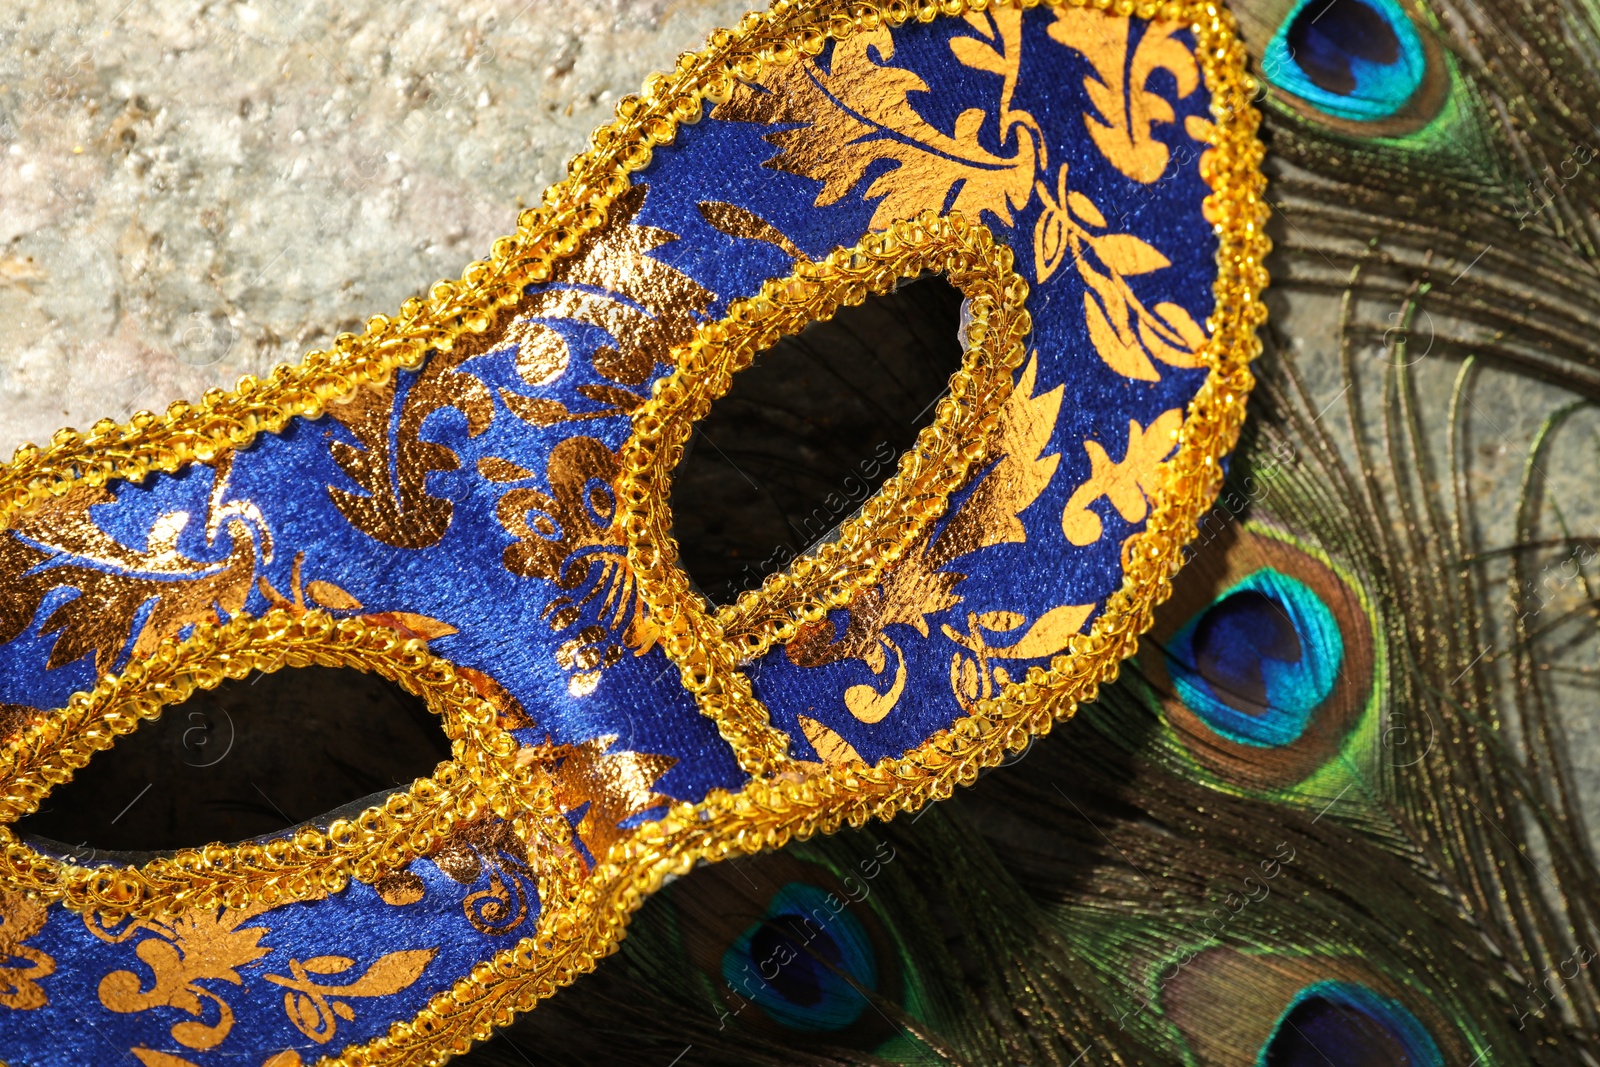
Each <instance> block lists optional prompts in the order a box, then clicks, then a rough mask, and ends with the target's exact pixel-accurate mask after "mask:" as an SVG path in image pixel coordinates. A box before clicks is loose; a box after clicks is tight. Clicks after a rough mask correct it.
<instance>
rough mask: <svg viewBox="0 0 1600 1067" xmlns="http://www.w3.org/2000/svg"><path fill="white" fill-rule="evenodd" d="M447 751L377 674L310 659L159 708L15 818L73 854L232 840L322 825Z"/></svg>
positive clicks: (407, 699) (433, 718)
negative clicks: (29, 810) (159, 711)
mask: <svg viewBox="0 0 1600 1067" xmlns="http://www.w3.org/2000/svg"><path fill="white" fill-rule="evenodd" d="M449 758H450V743H449V741H448V740H447V739H446V737H445V734H444V731H443V729H442V728H441V724H440V720H439V717H438V716H437V715H435V714H433V713H432V712H430V711H429V710H428V708H427V705H426V704H425V703H424V702H423V700H422V699H421V698H420V697H417V696H414V695H412V694H410V693H408V692H406V691H405V690H404V689H402V688H401V687H400V686H399V685H398V684H396V683H395V682H392V681H389V680H388V679H386V678H383V677H381V676H380V675H376V674H369V673H365V672H362V671H358V670H354V669H351V668H337V667H320V666H308V667H303V668H300V669H294V670H281V671H276V672H273V673H271V674H259V673H258V674H253V675H251V676H250V677H249V678H245V679H241V680H237V681H234V680H229V681H225V682H223V683H222V685H220V686H219V687H218V688H216V689H214V690H202V691H199V692H197V693H195V694H194V695H193V696H192V697H190V698H189V699H188V700H186V701H184V702H183V703H181V704H175V705H172V706H170V707H168V708H166V709H165V710H164V711H163V712H162V715H161V717H160V718H159V719H157V720H155V721H153V722H147V723H144V724H143V725H142V726H141V727H140V728H139V729H138V730H137V731H135V732H133V733H132V734H130V735H128V736H127V737H124V738H121V739H120V740H119V741H118V742H117V744H116V745H115V746H114V747H113V748H112V749H110V750H109V751H106V752H102V753H99V754H98V755H97V756H96V757H95V758H94V759H93V760H91V761H89V763H88V764H87V765H86V766H84V767H83V768H81V769H79V770H78V771H77V773H76V774H75V775H74V776H73V779H72V780H71V781H70V782H67V783H65V784H63V785H60V786H58V787H56V788H55V789H54V790H52V791H51V793H50V795H49V796H48V797H46V798H45V799H44V802H43V804H42V805H41V807H40V810H39V811H37V812H34V813H33V814H32V815H29V816H27V817H25V818H23V819H21V820H19V821H18V822H17V824H16V829H17V830H18V831H19V832H21V833H22V834H25V835H29V836H32V837H36V838H46V839H48V840H49V841H50V842H51V843H53V844H55V845H59V846H65V847H66V849H68V850H71V851H72V852H73V853H75V854H87V853H88V852H89V851H90V850H94V851H95V852H100V853H104V852H107V851H111V852H161V851H170V850H175V849H180V848H193V847H199V846H201V845H205V844H207V843H210V842H213V841H224V842H237V841H243V840H246V839H249V838H254V837H263V836H266V835H269V834H277V833H281V832H283V831H285V830H288V829H290V828H292V827H295V826H298V825H301V824H302V823H305V822H319V823H323V824H325V823H326V822H327V821H328V816H329V815H330V813H332V812H335V811H336V810H338V809H341V808H345V807H349V806H351V805H357V806H364V805H365V804H367V803H371V802H372V794H375V793H383V792H387V791H389V790H392V789H396V788H404V787H406V786H409V785H410V784H411V783H412V781H413V780H415V779H417V778H420V777H425V776H427V775H430V774H433V773H434V771H435V769H436V768H437V766H438V764H439V763H440V762H441V761H443V760H448V759H449ZM85 858H87V857H85Z"/></svg>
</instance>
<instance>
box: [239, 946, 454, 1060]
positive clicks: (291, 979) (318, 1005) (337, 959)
mask: <svg viewBox="0 0 1600 1067" xmlns="http://www.w3.org/2000/svg"><path fill="white" fill-rule="evenodd" d="M438 951H439V950H438V949H436V948H420V949H403V950H401V951H399V952H389V953H385V954H384V955H382V956H380V957H378V959H377V960H375V961H374V962H373V963H372V964H371V965H370V966H369V967H368V968H367V969H366V970H365V971H364V972H362V974H361V976H360V977H359V978H357V979H356V980H355V981H353V982H346V983H345V984H343V985H331V984H330V985H322V984H320V983H318V982H316V981H314V980H313V979H312V977H311V976H312V975H313V974H316V975H332V974H343V973H344V972H345V971H348V970H349V969H350V968H352V967H354V966H355V965H356V961H355V960H352V959H349V958H348V957H345V956H316V957H313V958H311V959H308V960H304V961H301V960H296V959H291V960H290V961H289V974H287V975H279V974H269V975H265V976H264V977H265V978H266V980H267V981H269V982H271V983H273V984H274V985H280V986H283V987H284V988H286V989H287V990H288V992H287V993H285V994H284V995H283V1010H284V1012H285V1013H287V1014H288V1016H289V1021H290V1022H292V1023H294V1025H295V1028H296V1029H298V1030H299V1031H300V1032H301V1033H302V1034H305V1035H306V1036H307V1037H309V1038H310V1039H311V1040H313V1041H315V1042H317V1043H318V1044H327V1043H328V1042H329V1041H331V1040H332V1039H333V1035H334V1034H335V1033H336V1032H337V1031H338V1029H339V1022H338V1020H339V1019H344V1020H345V1021H347V1022H348V1021H350V1020H353V1019H354V1018H355V1017H356V1016H355V1009H354V1008H352V1007H351V1006H350V1005H349V1004H348V1003H346V1002H345V999H341V998H347V999H352V1000H353V999H356V998H360V997H386V996H388V995H390V994H391V993H398V992H400V990H402V989H405V988H407V987H408V986H410V985H411V984H412V983H413V982H415V981H416V980H417V979H418V978H421V977H422V972H423V970H424V969H425V968H426V967H427V966H428V964H429V963H430V962H432V960H433V957H434V955H435V954H436V953H437V952H438Z"/></svg>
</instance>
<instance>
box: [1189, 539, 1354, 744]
mask: <svg viewBox="0 0 1600 1067" xmlns="http://www.w3.org/2000/svg"><path fill="white" fill-rule="evenodd" d="M1343 661H1344V641H1343V639H1342V638H1341V637H1340V636H1339V624H1338V622H1337V621H1336V620H1335V619H1334V617H1333V613H1332V612H1331V611H1329V610H1328V607H1327V605H1325V604H1324V603H1323V602H1322V601H1321V600H1319V599H1318V598H1317V594H1316V593H1314V592H1312V591H1311V589H1310V588H1309V587H1308V586H1306V584H1305V583H1304V582H1301V581H1299V580H1298V579H1296V578H1292V577H1290V576H1289V575H1287V574H1284V573H1282V572H1281V571H1277V570H1274V569H1272V568H1271V567H1263V568H1262V569H1261V570H1258V571H1255V572H1254V573H1252V574H1250V575H1248V576H1247V577H1245V578H1244V579H1243V580H1241V581H1240V582H1238V583H1237V584H1235V585H1233V586H1232V587H1230V588H1229V589H1227V590H1226V591H1224V592H1223V593H1222V594H1221V595H1220V596H1219V597H1218V598H1217V599H1216V600H1215V601H1213V602H1212V603H1211V604H1210V605H1208V606H1207V607H1206V608H1205V609H1204V610H1202V611H1201V612H1200V613H1199V614H1198V615H1196V616H1195V617H1194V618H1192V619H1190V620H1189V621H1188V622H1187V623H1185V624H1184V625H1183V626H1182V627H1180V628H1179V629H1178V632H1177V633H1175V634H1173V635H1172V639H1171V641H1170V642H1169V643H1168V646H1167V669H1168V672H1169V673H1170V674H1171V676H1172V680H1173V684H1174V685H1175V686H1176V688H1177V693H1178V698H1179V699H1180V700H1182V701H1183V703H1184V705H1185V706H1186V707H1188V708H1189V709H1190V710H1192V711H1193V712H1194V713H1195V714H1197V715H1199V716H1200V718H1201V719H1202V720H1203V721H1204V722H1205V724H1206V725H1207V726H1209V727H1210V728H1211V729H1212V730H1214V731H1216V732H1217V733H1218V734H1221V735H1222V736H1223V737H1226V738H1228V739H1229V740H1232V741H1236V742H1238V743H1239V744H1243V745H1259V746H1261V747H1263V748H1270V747H1279V746H1282V745H1287V744H1291V743H1292V742H1294V741H1296V740H1298V739H1299V738H1300V737H1301V736H1302V735H1304V733H1305V731H1306V727H1307V726H1308V725H1310V723H1311V719H1312V717H1313V716H1314V715H1315V714H1316V711H1317V709H1318V708H1319V707H1321V706H1322V704H1323V702H1324V701H1326V700H1327V699H1328V697H1329V696H1330V695H1331V694H1332V693H1333V688H1334V684H1335V683H1336V681H1337V680H1338V676H1339V670H1340V667H1341V666H1342V665H1343Z"/></svg>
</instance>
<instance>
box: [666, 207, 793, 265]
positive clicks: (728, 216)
mask: <svg viewBox="0 0 1600 1067" xmlns="http://www.w3.org/2000/svg"><path fill="white" fill-rule="evenodd" d="M695 207H696V208H697V209H699V211H700V217H701V218H703V219H705V220H706V222H708V223H710V224H711V228H712V229H714V230H717V231H719V232H721V233H725V234H727V235H728V236H729V237H742V238H744V239H746V240H750V241H765V242H766V243H767V244H769V245H773V246H775V247H777V248H778V249H781V250H782V251H783V252H785V253H786V254H787V255H788V256H789V258H791V259H793V260H795V261H796V262H810V259H811V257H810V256H808V255H806V254H805V253H804V252H802V251H800V249H799V247H798V246H797V245H796V244H795V243H794V242H793V241H791V240H789V237H788V235H787V234H785V233H784V232H783V231H782V230H780V229H778V228H777V227H776V226H774V225H773V224H772V223H770V222H768V221H767V220H766V219H764V218H762V217H761V216H760V215H757V214H756V213H755V212H753V211H750V210H747V209H746V208H742V207H740V206H739V205H738V204H729V203H725V202H723V201H721V200H702V201H700V202H699V203H698V204H696V205H695Z"/></svg>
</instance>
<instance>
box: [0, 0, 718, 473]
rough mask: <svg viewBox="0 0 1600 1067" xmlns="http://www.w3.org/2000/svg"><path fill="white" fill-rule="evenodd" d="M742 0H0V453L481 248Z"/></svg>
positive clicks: (271, 360)
mask: <svg viewBox="0 0 1600 1067" xmlns="http://www.w3.org/2000/svg"><path fill="white" fill-rule="evenodd" d="M746 7H747V4H746V3H745V0H678V2H674V3H669V2H667V0H504V2H502V0H464V2H459V3H444V2H437V0H407V2H403V3H394V2H389V3H375V2H372V0H350V2H345V3H340V4H331V3H324V2H312V3H306V4H299V3H289V2H285V3H282V4H279V3H276V2H274V0H259V2H256V3H225V2H224V3H208V2H181V0H180V2H177V3H167V2H162V3H155V2H152V0H133V2H132V3H130V2H128V0H77V2H72V0H67V2H48V3H47V2H44V0H30V2H25V3H22V4H20V5H11V4H7V5H5V13H4V14H0V321H3V322H4V323H5V329H4V330H3V331H0V457H9V455H10V454H11V451H12V449H14V448H15V447H16V446H17V445H19V444H21V443H23V442H25V441H35V442H40V443H43V441H44V440H46V439H47V438H48V437H49V436H50V434H51V433H53V432H54V431H55V430H56V429H58V428H59V427H61V426H64V425H71V426H76V427H79V428H83V427H87V426H88V425H89V424H91V423H93V422H94V421H95V420H96V419H98V418H101V417H106V416H109V417H111V418H115V419H118V420H119V421H120V420H122V419H125V418H127V417H128V416H129V415H130V414H132V413H133V412H134V411H137V410H139V409H140V408H149V409H152V410H157V411H159V410H161V409H163V408H164V407H165V406H166V405H167V404H168V403H170V402H171V401H173V400H176V399H179V398H194V397H198V396H199V395H200V394H201V393H202V392H204V391H205V390H206V389H209V388H211V387H213V386H220V387H223V388H230V387H231V386H232V385H233V383H234V382H235V381H237V379H238V378H239V376H240V375H242V374H246V373H252V374H260V373H262V372H264V371H267V370H270V369H271V368H272V367H273V366H275V365H276V364H279V363H283V362H292V361H295V360H298V359H299V358H300V357H301V356H302V355H304V354H305V353H306V352H307V351H309V350H311V349H313V348H317V347H320V346H322V345H325V344H326V343H327V342H328V341H329V340H330V339H331V338H332V337H333V336H334V335H335V334H337V333H339V332H341V331H344V330H357V331H358V330H359V329H360V328H361V324H362V323H363V322H364V321H365V320H366V318H367V317H368V316H370V315H373V314H379V313H384V314H388V313H393V312H394V311H395V310H397V309H398V307H399V305H400V302H401V301H402V300H404V299H405V298H406V297H408V296H412V295H415V294H420V293H422V292H423V291H425V290H426V289H427V287H428V286H429V285H431V284H432V283H433V282H435V281H437V280H439V279H441V278H451V277H459V276H460V272H461V270H462V268H463V267H465V266H466V265H467V264H468V263H470V262H471V261H472V260H474V259H478V258H482V257H483V256H486V255H487V254H488V251H489V246H490V244H491V243H492V242H493V240H494V239H495V238H496V237H499V236H501V235H503V234H506V233H510V232H511V231H512V230H513V229H515V225H516V216H517V212H518V211H519V210H520V209H521V208H522V207H523V206H524V205H526V204H530V203H535V202H537V200H538V198H539V195H540V194H541V192H542V191H543V190H544V188H545V187H546V186H547V185H549V184H550V183H552V182H554V181H556V180H557V179H559V178H560V177H562V176H563V175H564V173H565V167H566V162H567V160H568V159H569V158H570V157H571V156H572V155H573V154H575V153H576V152H578V151H579V150H581V149H582V148H583V146H584V141H585V139H586V138H587V136H588V134H589V131H590V130H592V129H594V128H595V127H596V126H598V125H600V124H601V123H602V122H604V121H606V120H607V119H608V118H610V117H611V115H612V111H613V108H614V107H615V104H616V101H617V100H618V99H619V98H620V97H621V96H623V95H626V94H627V93H630V92H637V91H638V90H639V88H640V86H641V85H642V84H643V82H644V79H645V78H646V77H647V76H648V75H649V74H650V73H651V72H652V71H655V70H659V69H664V68H668V67H670V66H671V64H672V62H673V61H674V60H675V59H676V57H677V55H678V53H679V52H681V51H683V50H685V49H688V48H696V47H699V46H700V45H701V44H702V43H703V41H704V39H705V35H706V33H707V32H709V31H710V30H711V29H712V28H714V27H716V26H719V25H725V24H729V23H731V22H734V21H737V19H738V17H739V15H740V14H742V13H743V12H744V10H745V9H746Z"/></svg>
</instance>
